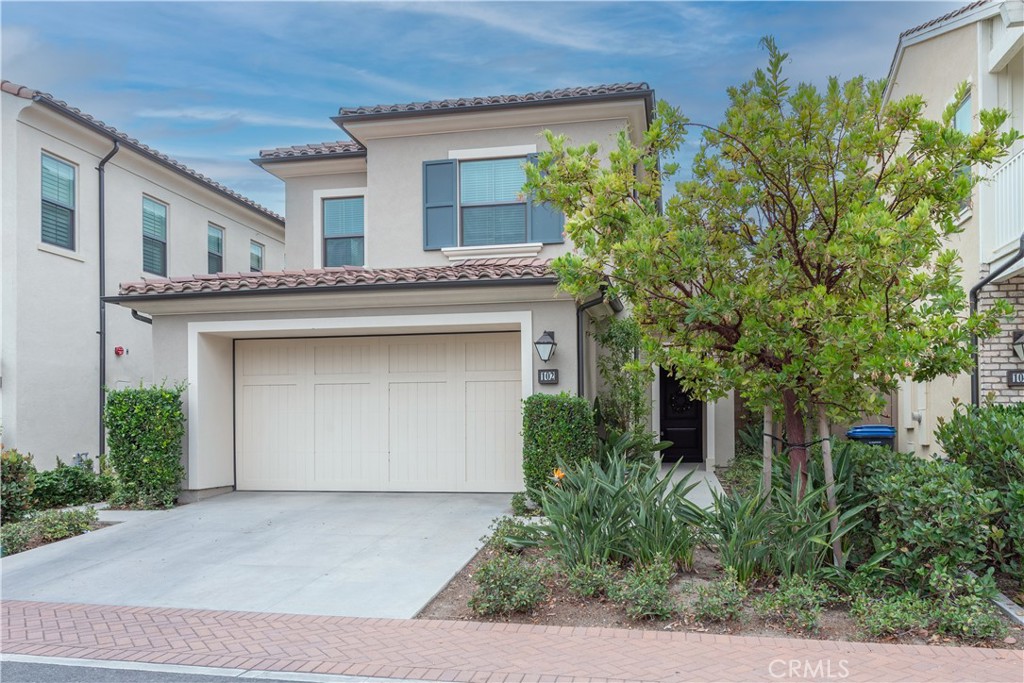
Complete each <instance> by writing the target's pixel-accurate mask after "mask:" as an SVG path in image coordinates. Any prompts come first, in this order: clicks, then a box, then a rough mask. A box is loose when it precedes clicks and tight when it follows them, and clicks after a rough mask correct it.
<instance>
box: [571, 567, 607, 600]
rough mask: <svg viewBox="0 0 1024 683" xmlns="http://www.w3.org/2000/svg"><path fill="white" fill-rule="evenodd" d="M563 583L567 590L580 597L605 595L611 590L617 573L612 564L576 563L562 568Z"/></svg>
mask: <svg viewBox="0 0 1024 683" xmlns="http://www.w3.org/2000/svg"><path fill="white" fill-rule="evenodd" d="M564 573H565V585H566V588H568V589H569V592H570V593H572V594H573V595H576V596H579V597H581V598H596V597H600V596H607V595H608V594H609V593H610V592H612V590H613V586H614V585H615V581H616V578H617V575H618V572H617V571H616V568H615V566H614V565H610V564H603V563H602V564H596V565H589V564H578V565H575V566H573V567H570V568H568V569H565V570H564Z"/></svg>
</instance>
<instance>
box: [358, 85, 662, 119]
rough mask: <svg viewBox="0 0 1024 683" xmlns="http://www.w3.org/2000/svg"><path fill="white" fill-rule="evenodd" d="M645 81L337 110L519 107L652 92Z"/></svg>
mask: <svg viewBox="0 0 1024 683" xmlns="http://www.w3.org/2000/svg"><path fill="white" fill-rule="evenodd" d="M650 89H651V88H650V86H649V85H648V84H647V83H645V82H630V83H608V84H602V85H592V86H577V87H569V88H554V89H551V90H540V91H537V92H529V93H523V94H517V95H486V96H477V97H455V98H448V99H443V100H425V101H421V102H407V103H404V104H375V105H371V106H359V107H342V108H340V109H339V110H338V114H339V116H340V117H342V118H344V117H346V116H362V115H367V114H390V113H396V112H417V111H438V110H447V109H467V108H473V107H487V106H495V105H501V104H518V103H528V102H542V101H550V100H567V99H577V98H585V97H594V96H598V95H609V94H619V93H630V92H643V91H646V90H650Z"/></svg>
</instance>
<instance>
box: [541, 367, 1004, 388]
mask: <svg viewBox="0 0 1024 683" xmlns="http://www.w3.org/2000/svg"><path fill="white" fill-rule="evenodd" d="M541 372H543V370H542V371H541ZM1006 384H1007V385H1009V386H1011V387H1024V370H1007V371H1006Z"/></svg>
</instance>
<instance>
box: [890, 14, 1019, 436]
mask: <svg viewBox="0 0 1024 683" xmlns="http://www.w3.org/2000/svg"><path fill="white" fill-rule="evenodd" d="M963 81H967V82H968V83H970V93H969V95H968V96H967V97H966V98H965V99H964V100H963V101H962V102H960V103H959V104H960V110H959V112H958V113H957V116H956V125H958V126H962V127H963V129H964V130H965V131H966V130H974V129H976V128H977V126H978V112H979V111H980V110H982V109H990V108H993V107H1001V108H1003V109H1006V110H1008V111H1009V112H1010V119H1009V121H1007V123H1006V126H1007V127H1013V128H1016V129H1017V130H1021V131H1024V1H1022V0H1003V1H1002V2H999V1H988V0H984V1H982V2H975V3H972V4H970V5H967V6H965V7H962V8H961V9H959V10H956V11H955V12H951V13H949V14H947V15H945V16H942V17H939V18H938V19H935V20H934V21H930V22H928V23H926V24H923V25H921V26H918V27H916V28H913V29H910V30H908V31H906V32H904V33H903V34H902V35H901V36H900V41H899V45H898V47H897V48H896V55H895V57H894V59H893V64H892V68H891V70H890V73H889V84H888V90H887V92H886V96H887V98H889V99H890V100H895V99H899V98H901V97H904V96H906V95H909V94H915V93H916V94H920V95H922V96H923V97H924V99H925V100H926V102H927V109H926V114H927V115H928V116H929V117H930V118H934V119H938V118H939V117H941V115H942V111H943V109H944V108H945V107H946V106H947V105H949V104H950V103H951V101H952V99H953V97H954V92H955V91H956V88H957V85H958V84H959V83H961V82H963ZM975 172H979V173H982V174H983V176H984V178H985V179H984V180H982V182H981V183H980V184H979V185H978V187H977V188H976V189H975V191H974V196H973V197H972V200H971V202H970V204H969V205H968V206H966V207H964V211H963V213H962V214H961V221H962V223H963V227H964V231H963V232H962V233H961V234H959V235H957V236H956V237H955V238H954V239H953V240H951V245H952V246H953V247H954V248H956V249H957V250H958V251H959V252H960V256H961V257H962V259H963V283H964V287H965V289H968V288H970V287H972V286H974V285H975V284H976V283H978V282H979V281H980V280H981V279H982V278H984V277H985V276H986V275H988V274H989V273H990V272H992V271H994V270H995V269H997V268H999V267H1000V266H1001V265H1002V264H1004V263H1005V262H1006V261H1007V260H1009V258H1010V257H1011V256H1012V255H1013V254H1015V253H1016V251H1017V247H1018V246H1019V245H1020V239H1021V235H1022V234H1024V142H1022V141H1018V142H1017V143H1016V144H1015V145H1014V147H1013V149H1012V150H1011V153H1010V155H1009V156H1008V157H1006V158H1005V159H1003V160H1002V161H1001V162H1000V163H999V164H998V165H997V166H995V167H994V168H992V169H988V170H983V169H975ZM995 298H1001V299H1005V300H1007V301H1009V302H1010V303H1012V304H1013V305H1014V307H1015V315H1014V317H1013V319H1012V320H1011V321H1010V322H1008V323H1006V324H1004V325H1003V329H1002V332H1001V334H999V335H997V336H995V337H993V338H991V339H987V340H984V341H983V342H982V343H981V346H980V354H979V365H978V368H979V379H980V397H981V399H982V400H983V401H984V400H985V399H986V398H988V397H991V398H992V399H993V400H994V401H996V402H997V403H1015V402H1020V401H1022V400H1024V382H1022V381H1014V379H1015V378H1014V376H1013V374H1014V373H1024V357H1018V356H1017V355H1016V354H1015V353H1014V351H1013V350H1012V348H1011V344H1012V342H1013V340H1014V338H1015V337H1016V336H1017V335H1019V334H1022V333H1024V262H1021V263H1018V264H1017V265H1015V266H1013V267H1012V268H1011V269H1009V270H1008V271H1007V272H1005V273H1004V274H1003V275H1002V276H1001V277H999V278H997V279H996V280H995V281H993V282H992V283H991V284H989V285H988V286H987V287H986V288H984V289H983V290H982V291H981V295H980V304H981V308H984V307H985V306H988V305H991V303H992V301H993V300H994V299H995ZM954 399H957V400H959V401H960V402H962V403H969V402H970V400H971V378H970V375H961V376H959V377H956V378H952V379H951V378H941V379H938V380H935V381H932V382H928V383H913V382H908V383H906V384H905V385H904V386H903V387H902V388H901V390H900V392H899V396H898V400H897V410H896V424H895V425H894V426H895V427H896V429H897V445H898V447H899V448H900V449H901V450H910V451H914V452H916V453H918V454H920V455H929V454H931V455H934V454H936V453H937V452H938V449H939V446H938V444H937V442H936V441H935V439H934V431H935V428H936V426H937V425H938V419H939V418H940V417H941V418H948V416H949V415H950V414H951V413H952V411H953V403H954Z"/></svg>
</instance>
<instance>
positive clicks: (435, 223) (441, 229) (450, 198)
mask: <svg viewBox="0 0 1024 683" xmlns="http://www.w3.org/2000/svg"><path fill="white" fill-rule="evenodd" d="M455 182H456V176H455V160H454V159H441V160H439V161H424V162H423V248H424V249H425V250H432V249H441V248H444V247H455V246H458V243H459V234H458V227H457V226H458V222H457V220H456V211H457V209H458V207H457V206H456V205H455Z"/></svg>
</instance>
